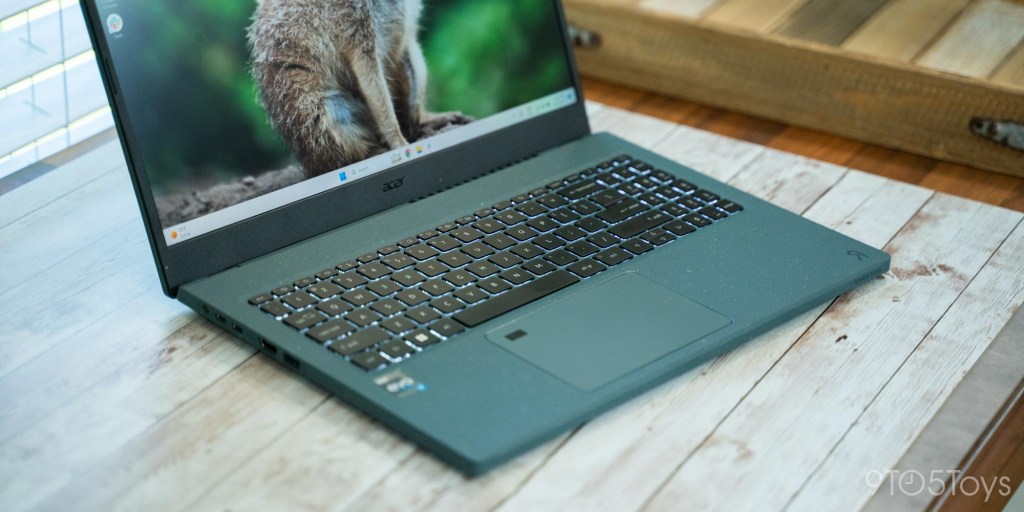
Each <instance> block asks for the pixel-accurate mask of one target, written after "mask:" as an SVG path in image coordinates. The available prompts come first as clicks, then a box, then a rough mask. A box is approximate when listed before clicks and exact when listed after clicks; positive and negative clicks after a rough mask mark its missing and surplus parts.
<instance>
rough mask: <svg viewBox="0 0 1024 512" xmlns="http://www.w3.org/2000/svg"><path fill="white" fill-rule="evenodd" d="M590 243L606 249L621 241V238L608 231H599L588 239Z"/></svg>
mask: <svg viewBox="0 0 1024 512" xmlns="http://www.w3.org/2000/svg"><path fill="white" fill-rule="evenodd" d="M587 240H588V241H589V242H590V243H592V244H594V245H596V246H598V247H600V248H602V249H604V248H606V247H611V246H613V245H615V244H617V243H619V238H618V237H617V236H614V235H610V234H608V233H598V234H596V235H594V236H592V237H590V238H588V239H587Z"/></svg>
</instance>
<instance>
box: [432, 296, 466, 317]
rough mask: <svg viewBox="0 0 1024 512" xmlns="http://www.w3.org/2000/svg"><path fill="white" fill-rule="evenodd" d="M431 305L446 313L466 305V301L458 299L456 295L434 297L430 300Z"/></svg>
mask: <svg viewBox="0 0 1024 512" xmlns="http://www.w3.org/2000/svg"><path fill="white" fill-rule="evenodd" d="M430 305H431V306H433V307H434V308H435V309H437V310H438V311H440V312H442V313H445V314H448V313H453V312H455V311H458V310H460V309H462V308H464V307H466V303H464V302H462V301H461V300H459V299H456V298H455V297H442V298H440V299H434V300H432V301H431V302H430Z"/></svg>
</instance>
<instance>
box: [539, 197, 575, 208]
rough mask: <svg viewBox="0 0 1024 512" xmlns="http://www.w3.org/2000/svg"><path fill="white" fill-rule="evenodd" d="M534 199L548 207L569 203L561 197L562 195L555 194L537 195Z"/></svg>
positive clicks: (558, 206) (557, 206)
mask: <svg viewBox="0 0 1024 512" xmlns="http://www.w3.org/2000/svg"><path fill="white" fill-rule="evenodd" d="M536 201H537V202H538V203H540V204H542V205H544V206H547V207H548V208H560V207H562V206H565V205H567V204H569V202H568V201H566V200H565V199H562V197H561V196H559V195H557V194H548V195H545V196H541V197H538V198H537V199H536Z"/></svg>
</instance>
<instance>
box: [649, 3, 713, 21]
mask: <svg viewBox="0 0 1024 512" xmlns="http://www.w3.org/2000/svg"><path fill="white" fill-rule="evenodd" d="M719 3H722V0H640V8H642V9H646V10H649V11H653V12H656V13H658V14H667V15H670V16H678V17H680V18H687V19H695V18H700V17H701V16H703V15H704V14H705V13H706V12H708V11H709V10H710V9H711V8H712V7H714V6H715V5H717V4H719Z"/></svg>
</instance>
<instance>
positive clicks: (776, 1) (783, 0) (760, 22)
mask: <svg viewBox="0 0 1024 512" xmlns="http://www.w3.org/2000/svg"><path fill="white" fill-rule="evenodd" d="M807 1H808V0H727V1H726V2H723V3H721V4H719V5H718V7H716V8H715V9H713V10H711V11H710V12H708V14H707V16H705V17H704V20H705V21H708V22H711V23H717V24H721V25H725V26H728V27H733V28H738V29H742V30H751V31H755V32H770V31H771V30H772V29H773V28H775V27H776V26H777V25H779V24H780V23H782V22H783V21H785V19H786V17H788V16H789V15H790V14H792V13H793V11H795V10H797V9H799V8H800V6H801V5H803V4H804V3H806V2H807Z"/></svg>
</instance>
